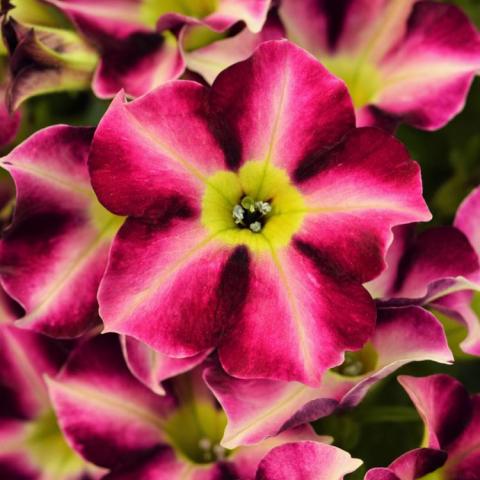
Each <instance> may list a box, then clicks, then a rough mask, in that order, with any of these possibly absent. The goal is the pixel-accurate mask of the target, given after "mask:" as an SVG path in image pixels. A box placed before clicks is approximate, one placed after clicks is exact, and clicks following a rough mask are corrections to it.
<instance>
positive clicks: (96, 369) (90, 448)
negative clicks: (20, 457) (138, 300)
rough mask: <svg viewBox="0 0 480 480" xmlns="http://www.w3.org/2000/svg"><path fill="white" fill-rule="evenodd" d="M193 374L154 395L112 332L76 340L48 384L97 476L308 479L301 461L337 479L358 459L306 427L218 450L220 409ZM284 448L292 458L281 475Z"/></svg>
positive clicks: (67, 429)
mask: <svg viewBox="0 0 480 480" xmlns="http://www.w3.org/2000/svg"><path fill="white" fill-rule="evenodd" d="M201 373H202V368H199V369H197V370H195V371H193V372H190V373H187V374H184V375H181V376H179V377H176V378H174V379H173V380H171V381H170V382H169V384H168V393H167V395H164V396H159V395H156V394H155V393H153V392H152V391H151V390H149V389H148V388H146V387H145V386H144V385H143V384H141V383H140V382H138V381H137V380H136V379H135V378H134V377H133V376H132V375H131V373H130V372H129V371H128V369H127V366H126V364H125V362H124V360H123V357H122V351H121V348H120V343H119V340H118V338H117V336H116V335H112V334H108V335H100V336H97V337H95V338H93V339H91V340H88V341H86V342H84V343H83V344H81V345H80V346H79V347H78V348H77V349H76V350H75V351H74V352H73V354H72V355H71V357H70V358H69V361H68V363H67V365H66V366H65V368H64V369H63V370H62V371H61V372H60V373H59V374H58V375H57V376H56V377H55V378H50V379H49V380H48V384H49V391H50V395H51V397H52V400H53V403H54V405H55V411H56V413H57V415H58V418H59V422H60V425H61V427H62V430H63V432H64V434H65V436H66V438H67V439H68V442H69V443H70V444H71V445H72V446H73V447H74V448H75V449H76V450H77V451H78V452H79V453H80V454H81V455H82V456H83V457H84V458H86V459H88V460H89V461H91V462H93V463H95V464H96V465H99V466H101V467H104V468H108V469H110V473H109V474H108V475H106V476H105V477H104V478H105V480H107V479H108V480H134V479H139V478H141V479H145V480H149V479H152V480H153V479H155V480H162V479H165V480H167V479H168V480H170V479H173V478H184V479H192V480H193V479H195V480H214V479H218V478H236V479H239V480H254V479H255V478H257V479H259V480H260V479H264V478H268V479H269V480H275V479H277V478H278V479H279V480H280V479H283V478H291V479H295V478H298V479H300V478H310V477H302V476H301V472H302V471H303V470H304V469H305V468H307V469H313V470H311V472H312V474H314V473H315V474H316V476H315V477H312V478H316V479H325V480H327V479H328V480H333V479H335V480H336V479H338V480H340V479H342V478H343V476H344V475H346V474H347V473H349V472H352V471H353V470H355V469H356V468H357V467H358V466H359V465H360V464H361V462H360V461H359V460H356V459H352V458H351V457H350V455H349V454H347V453H346V452H344V451H342V450H340V449H338V448H335V447H331V446H329V445H326V444H321V443H319V441H321V440H324V439H322V437H318V436H317V435H316V434H315V433H314V432H313V429H312V428H311V427H310V426H302V427H299V428H296V429H292V430H290V431H288V432H285V433H283V434H282V435H279V436H278V437H276V438H275V439H271V440H268V441H266V442H263V443H261V444H259V445H257V446H254V447H240V448H238V449H235V450H231V451H230V450H226V449H224V448H223V447H221V446H220V445H219V440H220V438H221V435H222V431H223V428H224V426H225V416H224V413H223V411H222V410H221V409H220V408H219V407H218V405H217V404H216V402H215V399H214V397H213V396H212V395H211V393H210V392H209V391H208V389H207V387H206V385H205V383H204V382H203V380H202V376H201ZM279 446H281V449H280V450H277V449H275V447H279ZM272 449H273V450H272ZM270 450H271V452H270V454H268V452H269V451H270ZM292 454H295V455H297V458H298V460H299V462H300V465H297V468H298V471H297V472H298V473H295V474H294V475H293V476H291V477H288V476H285V474H288V473H289V472H292V470H289V468H291V465H290V464H291V456H292ZM302 460H304V461H305V465H303V464H302ZM310 461H314V463H312V464H311V465H310V464H309V463H308V462H310ZM259 464H260V467H259ZM257 468H258V472H257ZM283 469H285V470H283ZM270 471H272V472H275V471H277V473H276V474H275V475H276V476H275V475H273V473H272V476H269V475H270V473H268V472H270ZM259 472H262V473H259ZM282 473H283V476H282ZM256 475H257V477H256ZM265 475H267V476H266V477H265Z"/></svg>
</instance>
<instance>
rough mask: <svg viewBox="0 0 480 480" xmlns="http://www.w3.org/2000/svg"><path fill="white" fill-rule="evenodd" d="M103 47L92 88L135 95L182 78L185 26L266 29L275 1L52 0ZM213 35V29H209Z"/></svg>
mask: <svg viewBox="0 0 480 480" xmlns="http://www.w3.org/2000/svg"><path fill="white" fill-rule="evenodd" d="M48 2H49V3H51V4H52V5H55V6H56V7H58V8H59V9H60V10H61V11H63V12H64V13H65V14H66V15H68V16H69V18H70V19H71V20H72V21H73V22H74V23H75V25H76V26H77V27H78V29H79V31H80V32H82V33H83V35H84V36H85V38H86V39H88V40H89V41H90V42H91V43H92V44H93V45H94V46H95V47H96V48H97V50H98V51H99V53H100V56H101V61H100V63H99V66H98V69H97V70H96V73H95V77H94V79H93V85H92V88H93V90H94V92H95V94H96V95H97V96H99V97H101V98H109V97H112V96H114V95H115V94H116V93H117V92H118V91H119V90H120V89H122V88H123V89H124V90H125V91H126V93H127V94H128V95H130V96H139V95H142V94H144V93H146V92H148V91H149V90H151V89H152V88H154V87H156V86H158V85H160V84H162V83H164V82H166V81H167V80H171V79H173V78H177V77H179V76H180V75H181V74H182V73H183V72H184V70H185V62H184V59H183V56H182V53H181V51H180V49H179V45H178V37H179V36H183V27H185V26H186V25H192V26H197V27H203V28H205V29H207V31H209V32H224V31H226V30H227V29H229V28H230V27H232V26H233V25H234V24H236V23H237V22H244V23H245V24H246V26H247V28H248V30H250V31H252V32H258V31H260V30H261V28H262V26H263V24H264V22H265V19H266V16H267V12H268V9H269V7H270V0H249V1H244V0H218V1H214V0H182V1H171V0H170V1H163V2H158V1H155V0H108V1H106V2H105V1H104V2H100V3H99V2H97V1H95V0H80V1H79V0H76V1H72V0H48ZM210 34H211V33H210Z"/></svg>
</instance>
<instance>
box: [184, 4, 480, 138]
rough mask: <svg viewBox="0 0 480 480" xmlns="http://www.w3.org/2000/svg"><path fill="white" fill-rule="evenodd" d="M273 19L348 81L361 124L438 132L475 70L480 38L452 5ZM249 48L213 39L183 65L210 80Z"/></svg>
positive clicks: (307, 8) (286, 11)
mask: <svg viewBox="0 0 480 480" xmlns="http://www.w3.org/2000/svg"><path fill="white" fill-rule="evenodd" d="M279 15H280V18H281V20H282V23H283V25H284V27H285V35H286V37H287V38H288V39H289V40H291V41H292V42H295V43H296V44H297V45H299V46H301V47H303V48H305V49H306V50H308V51H309V52H310V53H312V54H313V55H315V57H316V58H317V59H318V60H320V61H321V62H322V64H323V65H325V66H326V67H327V68H328V69H329V70H330V71H331V72H332V73H334V74H335V75H337V76H339V77H340V78H342V79H343V80H344V81H345V82H346V84H347V86H348V88H349V91H350V94H351V95H352V99H353V102H354V104H355V108H356V110H357V114H358V118H357V122H358V124H359V125H379V126H382V127H383V128H386V129H393V128H395V126H396V125H397V124H398V123H399V122H406V123H408V124H410V125H413V126H415V127H417V128H421V129H426V130H435V129H438V128H440V127H442V126H443V125H445V124H446V123H448V121H449V120H450V119H451V118H452V117H454V116H455V115H456V114H457V113H458V112H460V111H461V110H462V108H463V106H464V104H465V100H466V96H467V93H468V90H469V87H470V85H471V82H472V80H473V78H474V76H475V74H476V72H477V71H478V70H479V69H480V36H479V33H478V31H477V30H476V29H475V27H474V26H473V24H472V23H471V22H470V20H469V19H468V17H467V16H466V15H465V14H464V13H463V12H462V11H461V10H460V9H459V8H457V7H455V6H453V5H448V4H445V3H441V2H438V1H428V0H427V1H418V0H371V1H370V0H353V1H349V2H338V1H335V0H322V1H320V0H302V1H299V0H282V1H281V2H280V7H279ZM258 41H261V37H260V36H258V35H257V36H256V37H255V40H253V39H252V40H251V41H250V44H251V45H252V50H251V51H253V48H254V47H255V45H256V42H258ZM247 47H248V44H246V43H245V42H244V41H242V39H240V37H238V38H237V37H233V38H232V39H226V40H219V41H217V42H215V43H214V44H212V45H207V46H205V47H203V48H201V49H198V50H196V51H194V52H192V53H188V52H187V55H186V58H187V64H188V65H189V67H190V68H192V69H194V70H195V71H197V72H199V73H200V74H202V75H204V76H205V78H207V79H209V80H212V79H213V78H215V76H216V75H217V74H218V73H219V72H220V71H221V69H222V68H226V67H227V66H228V65H231V63H228V58H227V56H226V54H228V53H229V52H231V51H236V50H238V51H244V50H245V49H246V48H247ZM244 54H245V55H246V53H244ZM232 60H233V61H236V57H233V59H232Z"/></svg>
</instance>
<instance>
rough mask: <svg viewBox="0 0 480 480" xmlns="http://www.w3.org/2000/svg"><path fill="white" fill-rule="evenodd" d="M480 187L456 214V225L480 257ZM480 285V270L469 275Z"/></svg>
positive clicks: (470, 195) (469, 196) (468, 197)
mask: <svg viewBox="0 0 480 480" xmlns="http://www.w3.org/2000/svg"><path fill="white" fill-rule="evenodd" d="M479 218H480V187H477V188H476V189H474V190H473V191H472V192H471V193H470V194H469V195H468V196H467V198H466V199H465V200H464V201H463V202H462V204H461V205H460V207H459V208H458V211H457V215H456V216H455V226H456V227H457V228H458V229H459V230H461V231H462V232H463V233H464V234H465V235H466V236H467V238H468V240H469V241H470V243H471V245H472V247H473V248H474V250H475V252H476V253H477V255H478V257H479V258H480V221H479ZM468 278H471V279H472V280H473V281H475V282H476V283H478V284H479V285H480V271H477V272H474V273H472V274H471V275H469V277H468Z"/></svg>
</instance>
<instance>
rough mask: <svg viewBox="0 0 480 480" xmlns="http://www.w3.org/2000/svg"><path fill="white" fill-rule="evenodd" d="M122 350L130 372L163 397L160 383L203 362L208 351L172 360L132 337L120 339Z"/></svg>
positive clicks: (172, 358)
mask: <svg viewBox="0 0 480 480" xmlns="http://www.w3.org/2000/svg"><path fill="white" fill-rule="evenodd" d="M121 341H122V350H123V355H124V357H125V361H126V363H127V365H128V368H129V369H130V372H131V373H132V374H133V375H134V376H135V377H136V378H137V379H138V380H140V382H142V383H143V384H144V385H146V386H147V387H149V388H150V389H151V390H153V391H154V392H155V393H158V394H159V395H165V390H164V388H163V387H162V385H161V383H162V382H163V381H164V380H167V379H168V378H171V377H174V376H176V375H179V374H181V373H184V372H187V371H188V370H191V369H192V368H194V367H196V366H197V365H199V364H200V363H202V362H203V360H204V359H205V357H206V356H207V355H208V353H209V352H208V351H207V352H205V353H200V354H198V355H195V356H193V357H186V358H174V357H168V356H166V355H163V354H161V353H160V352H156V351H155V350H153V349H151V348H150V347H148V346H147V345H146V344H145V343H143V342H139V341H138V340H135V339H134V338H133V337H128V336H125V337H122V339H121Z"/></svg>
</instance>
